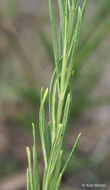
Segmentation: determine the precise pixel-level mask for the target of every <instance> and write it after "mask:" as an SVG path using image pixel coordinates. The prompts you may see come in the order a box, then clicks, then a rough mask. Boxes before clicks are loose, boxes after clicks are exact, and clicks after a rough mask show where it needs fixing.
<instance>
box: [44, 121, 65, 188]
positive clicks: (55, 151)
mask: <svg viewBox="0 0 110 190" xmlns="http://www.w3.org/2000/svg"><path fill="white" fill-rule="evenodd" d="M61 139H62V125H61V124H59V126H58V131H57V133H56V137H55V140H54V143H53V145H52V147H51V152H50V157H49V162H48V167H47V172H46V180H45V185H44V187H45V188H44V189H45V190H47V189H48V186H49V183H50V179H51V176H52V172H53V170H54V168H55V165H56V162H57V159H58V156H59V153H60V149H61Z"/></svg>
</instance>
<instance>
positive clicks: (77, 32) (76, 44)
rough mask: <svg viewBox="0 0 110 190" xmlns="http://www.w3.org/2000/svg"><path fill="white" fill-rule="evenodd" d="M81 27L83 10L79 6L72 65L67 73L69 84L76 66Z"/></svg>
mask: <svg viewBox="0 0 110 190" xmlns="http://www.w3.org/2000/svg"><path fill="white" fill-rule="evenodd" d="M80 27H81V10H80V8H79V11H78V21H77V25H76V29H75V33H74V36H73V41H74V44H73V41H72V45H73V50H72V54H71V60H70V65H69V68H68V73H67V81H66V83H67V84H68V83H69V80H70V77H71V73H72V70H73V66H74V61H75V56H76V50H77V47H78V41H79V34H80Z"/></svg>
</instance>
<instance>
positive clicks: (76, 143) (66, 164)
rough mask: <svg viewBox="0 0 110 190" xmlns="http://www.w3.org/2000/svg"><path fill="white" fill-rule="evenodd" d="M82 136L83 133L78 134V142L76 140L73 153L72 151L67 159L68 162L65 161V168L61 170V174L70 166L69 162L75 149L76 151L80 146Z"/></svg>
mask: <svg viewBox="0 0 110 190" xmlns="http://www.w3.org/2000/svg"><path fill="white" fill-rule="evenodd" d="M80 136H81V133H80V134H79V135H78V137H77V139H76V142H75V144H74V146H73V148H72V151H71V153H70V155H69V157H68V159H67V161H66V163H65V165H64V167H63V170H62V172H61V175H63V174H64V172H65V170H66V168H67V166H68V164H69V162H70V160H71V158H72V156H73V154H74V153H75V151H76V148H77V146H78V144H79V140H80Z"/></svg>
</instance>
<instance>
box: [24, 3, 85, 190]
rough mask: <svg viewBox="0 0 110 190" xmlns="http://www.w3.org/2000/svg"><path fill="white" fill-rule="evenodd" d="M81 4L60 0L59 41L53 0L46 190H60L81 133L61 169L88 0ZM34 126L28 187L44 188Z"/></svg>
mask: <svg viewBox="0 0 110 190" xmlns="http://www.w3.org/2000/svg"><path fill="white" fill-rule="evenodd" d="M80 3H81V0H78V1H76V0H64V2H62V1H61V0H58V5H59V12H60V30H59V44H58V40H57V32H56V24H55V18H54V13H53V7H52V0H49V12H50V20H51V25H52V35H53V44H54V59H55V70H54V73H53V76H52V80H51V84H50V90H49V122H48V129H47V128H46V121H45V109H44V104H45V100H46V97H47V94H48V89H47V90H46V91H45V92H43V88H42V89H41V104H40V111H39V131H40V139H41V144H42V152H43V159H44V165H45V167H44V175H43V182H42V189H43V190H54V189H55V190H57V189H59V185H60V183H61V179H62V176H63V174H64V172H65V170H66V168H67V166H68V163H69V162H70V160H71V158H72V156H73V154H74V152H75V150H76V148H77V146H78V143H79V139H80V135H81V134H79V135H78V137H77V139H76V142H75V144H74V146H73V148H72V151H71V153H70V155H69V157H68V159H67V161H66V163H65V165H64V167H63V169H61V162H62V154H63V151H62V143H63V138H64V134H65V130H66V127H67V121H68V116H69V110H70V103H71V82H72V79H73V76H74V61H75V55H76V50H77V46H78V40H79V35H80V28H81V23H82V19H83V16H84V12H85V8H86V5H87V0H84V2H83V5H82V8H80ZM32 125H33V138H34V145H33V169H32V163H31V152H30V149H29V147H27V148H26V151H27V157H28V169H27V190H29V189H30V190H40V182H39V172H38V161H37V147H36V130H35V126H34V124H32Z"/></svg>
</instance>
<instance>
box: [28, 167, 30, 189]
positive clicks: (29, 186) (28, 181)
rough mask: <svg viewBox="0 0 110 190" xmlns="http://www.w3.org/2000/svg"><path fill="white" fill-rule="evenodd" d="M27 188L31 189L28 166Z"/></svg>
mask: <svg viewBox="0 0 110 190" xmlns="http://www.w3.org/2000/svg"><path fill="white" fill-rule="evenodd" d="M27 190H30V179H29V169H28V168H27Z"/></svg>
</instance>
